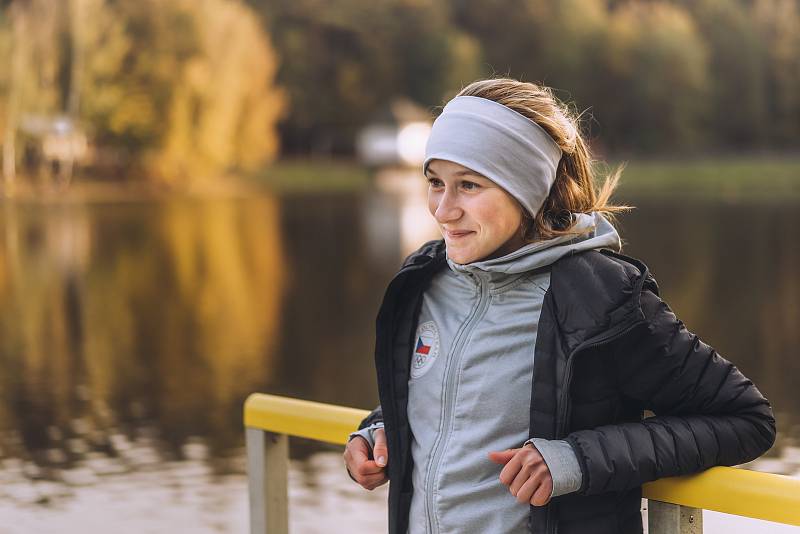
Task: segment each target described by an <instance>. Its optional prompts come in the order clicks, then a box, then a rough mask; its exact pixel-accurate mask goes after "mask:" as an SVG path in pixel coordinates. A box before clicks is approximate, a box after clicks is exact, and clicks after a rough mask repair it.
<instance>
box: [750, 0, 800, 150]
mask: <svg viewBox="0 0 800 534" xmlns="http://www.w3.org/2000/svg"><path fill="white" fill-rule="evenodd" d="M752 15H753V16H752V18H753V20H754V23H755V27H756V30H757V31H758V33H759V35H760V37H761V40H762V43H763V45H764V53H765V59H766V62H767V64H768V65H769V67H768V68H767V120H768V124H769V131H768V139H769V141H770V142H771V143H773V144H775V145H778V146H783V147H793V148H796V147H797V146H798V139H800V2H798V1H797V0H756V1H755V2H754V4H753V13H752Z"/></svg>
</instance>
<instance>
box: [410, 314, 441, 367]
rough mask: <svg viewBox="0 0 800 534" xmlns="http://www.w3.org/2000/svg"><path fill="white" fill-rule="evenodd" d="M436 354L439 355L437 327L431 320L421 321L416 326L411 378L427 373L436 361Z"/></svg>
mask: <svg viewBox="0 0 800 534" xmlns="http://www.w3.org/2000/svg"><path fill="white" fill-rule="evenodd" d="M437 356H439V329H438V328H437V327H436V323H434V322H433V321H428V322H425V323H422V324H421V325H419V326H418V327H417V335H416V337H415V341H414V354H413V355H412V356H411V378H419V377H421V376H422V375H424V374H425V373H427V372H428V371H429V370H430V369H431V367H433V364H434V363H436V357H437Z"/></svg>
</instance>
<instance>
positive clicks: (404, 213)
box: [0, 0, 800, 534]
mask: <svg viewBox="0 0 800 534" xmlns="http://www.w3.org/2000/svg"><path fill="white" fill-rule="evenodd" d="M0 6H1V7H0V60H1V61H2V63H0V65H2V67H0V143H2V153H1V154H0V156H2V180H0V191H2V200H1V201H0V302H1V303H2V308H0V518H2V521H0V533H2V534H17V533H51V532H52V533H55V532H59V533H65V532H66V533H73V532H81V533H94V532H98V533H99V532H107V531H109V530H110V529H112V528H113V529H114V531H115V532H117V533H118V534H124V533H128V532H130V533H133V532H136V533H150V532H153V533H155V532H166V531H178V532H184V531H185V532H198V533H211V532H245V531H246V528H247V494H246V476H245V474H244V457H243V447H244V439H243V429H242V417H241V411H242V403H243V401H244V399H245V397H246V396H247V395H248V394H249V393H251V392H254V391H261V392H268V393H275V394H280V395H288V396H292V397H300V398H306V399H311V400H317V401H322V402H330V403H335V404H343V405H347V406H354V407H359V408H371V407H373V406H374V405H375V404H376V402H377V392H376V386H375V380H374V371H373V364H372V349H373V347H372V344H373V340H374V337H373V327H374V315H375V312H376V310H377V307H378V305H379V303H380V300H381V298H382V292H383V289H384V287H385V284H386V283H387V282H388V280H389V279H390V278H391V276H392V275H393V273H394V271H395V270H396V269H397V268H398V266H399V264H400V262H401V261H402V258H403V257H404V255H405V254H407V253H408V252H410V251H411V250H413V249H415V248H416V247H417V246H418V245H419V244H421V243H422V242H424V241H426V240H428V239H431V238H436V237H437V232H436V229H435V227H434V226H433V225H432V223H431V220H430V216H429V215H428V213H427V208H426V206H425V182H424V179H423V177H422V175H421V173H420V172H419V163H420V161H421V152H422V149H423V148H424V143H425V139H426V136H427V132H428V130H429V128H430V124H431V121H432V118H433V117H434V116H435V115H436V113H437V112H438V109H439V108H440V107H441V106H442V105H443V104H444V102H446V100H447V99H448V98H450V97H452V96H453V95H454V94H455V93H456V92H457V91H458V90H459V89H460V88H461V87H462V86H463V85H466V84H467V83H469V82H470V81H473V80H475V79H478V78H481V77H487V76H500V75H508V76H512V77H517V78H521V79H524V80H526V81H534V82H543V83H545V84H547V85H549V86H552V87H554V88H555V89H556V94H557V95H558V96H559V97H560V98H561V99H563V100H564V101H567V102H571V103H572V106H573V109H574V110H575V111H576V112H578V113H581V114H582V120H583V126H584V129H585V130H586V132H587V134H588V135H589V137H590V139H591V144H592V146H593V149H594V151H595V153H596V154H597V155H598V157H599V158H600V159H601V160H603V161H605V162H606V163H598V170H599V172H600V173H601V174H602V173H604V172H607V170H608V169H610V168H613V166H615V165H617V164H619V163H627V168H626V171H625V173H624V174H623V179H622V186H621V188H620V190H619V193H618V195H617V197H616V198H617V200H618V201H619V202H624V203H629V204H632V205H634V206H636V209H635V210H634V211H632V212H631V213H629V214H626V215H624V216H622V217H621V220H620V226H621V228H620V230H621V233H622V236H623V238H624V241H625V249H624V251H625V252H626V253H627V254H630V255H633V256H637V257H640V258H642V259H643V260H644V261H645V262H646V263H647V264H648V265H649V266H650V268H651V270H652V271H653V272H654V274H655V276H656V277H657V279H658V280H659V283H660V285H661V288H662V296H664V298H665V299H666V300H667V301H668V302H669V303H670V305H671V306H672V307H673V309H674V310H675V311H676V313H677V314H678V316H679V317H681V319H682V320H683V321H684V322H686V323H687V324H688V325H689V327H690V329H692V330H693V331H694V332H696V333H698V334H699V335H700V336H701V337H702V338H703V339H704V340H706V341H707V342H709V343H710V344H712V345H713V346H715V347H716V348H717V349H718V350H719V351H720V352H721V353H722V354H723V355H724V356H725V357H727V358H728V359H730V360H732V361H734V362H735V363H736V364H737V366H739V368H740V369H741V370H742V371H743V372H744V373H745V374H746V375H747V376H748V377H750V378H751V379H753V381H754V382H755V383H756V384H757V385H758V386H759V388H760V389H761V390H762V392H763V393H764V394H765V395H766V396H767V397H768V398H769V399H770V400H771V402H772V404H773V407H774V409H775V412H776V416H777V419H778V428H779V434H778V440H777V443H776V445H775V447H774V448H773V449H772V450H771V451H770V452H769V453H768V454H767V455H766V456H764V457H763V458H761V459H759V460H756V461H755V462H752V463H751V464H748V465H746V466H745V467H747V468H751V469H757V470H762V471H767V472H773V473H781V474H787V475H791V476H795V477H800V394H798V391H797V389H796V384H795V382H794V380H796V377H797V376H798V373H800V359H798V347H800V328H798V325H800V277H799V276H798V274H799V273H800V0H694V1H691V0H685V1H682V0H673V1H669V0H657V1H645V0H638V1H632V0H631V1H622V0H620V1H613V0H563V1H556V0H541V1H534V0H484V1H477V0H441V1H434V0H382V1H380V2H364V1H355V0H338V1H329V2H325V1H321V0H292V1H289V0H248V1H245V0H136V1H134V0H18V1H9V0H3V1H0ZM340 453H341V451H340V450H337V449H336V448H332V447H326V446H322V445H319V444H316V443H311V442H305V441H302V440H293V441H292V447H291V454H292V469H291V472H290V480H291V488H290V502H291V519H290V521H291V525H292V527H293V529H294V530H293V531H294V532H300V533H316V532H325V533H331V532H334V533H335V532H352V531H353V530H354V529H355V530H358V531H361V532H376V533H377V532H381V531H382V530H383V529H385V524H386V520H385V505H384V499H385V488H383V489H381V490H378V491H376V492H373V493H369V492H366V491H363V490H360V489H359V488H358V487H356V486H355V484H353V483H352V482H350V480H349V479H348V478H347V476H346V474H345V472H344V470H343V468H342V460H341V456H340ZM705 517H706V519H705V520H706V532H710V533H714V532H723V531H724V532H726V533H731V532H762V531H763V532H789V531H793V532H797V531H800V529H797V528H790V527H781V526H776V525H767V524H766V523H762V522H756V521H746V520H740V519H735V518H731V517H728V516H722V515H721V514H712V513H706V516H705ZM321 518H324V521H321ZM337 529H338V530H337Z"/></svg>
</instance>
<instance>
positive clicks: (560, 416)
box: [545, 320, 645, 534]
mask: <svg viewBox="0 0 800 534" xmlns="http://www.w3.org/2000/svg"><path fill="white" fill-rule="evenodd" d="M642 324H645V321H643V320H639V321H635V322H633V323H631V324H629V325H627V326H626V327H625V328H623V329H622V330H619V331H618V332H614V333H613V334H608V335H606V336H603V337H602V338H600V339H595V340H589V341H585V342H583V343H581V344H580V345H578V346H577V347H576V348H575V349H574V350H573V351H572V352H570V353H569V356H567V363H566V366H565V368H564V378H563V379H562V381H561V397H560V399H559V402H558V413H557V414H556V434H555V436H556V437H555V439H562V434H563V432H564V428H565V427H566V425H567V421H568V419H569V415H570V413H571V411H572V403H571V402H570V396H569V385H570V383H571V382H572V368H573V367H574V364H575V359H576V357H577V356H578V353H580V352H583V351H585V350H587V349H590V348H597V347H601V346H603V345H606V344H608V343H611V342H613V341H616V340H617V339H619V338H621V337H622V336H624V335H625V334H627V333H628V332H630V331H631V330H633V329H634V328H636V327H638V326H639V325H642ZM553 514H554V509H553V506H552V505H550V506H548V507H547V521H546V529H545V530H546V532H547V533H548V534H557V532H558V522H557V521H555V520H554V518H553Z"/></svg>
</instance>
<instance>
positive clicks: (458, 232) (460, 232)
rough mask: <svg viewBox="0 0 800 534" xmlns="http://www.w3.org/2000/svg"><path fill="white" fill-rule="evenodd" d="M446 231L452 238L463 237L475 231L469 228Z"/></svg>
mask: <svg viewBox="0 0 800 534" xmlns="http://www.w3.org/2000/svg"><path fill="white" fill-rule="evenodd" d="M445 233H446V234H447V237H448V238H450V239H459V238H462V237H466V236H468V235H469V234H472V233H474V232H472V231H469V230H456V231H450V230H445Z"/></svg>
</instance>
